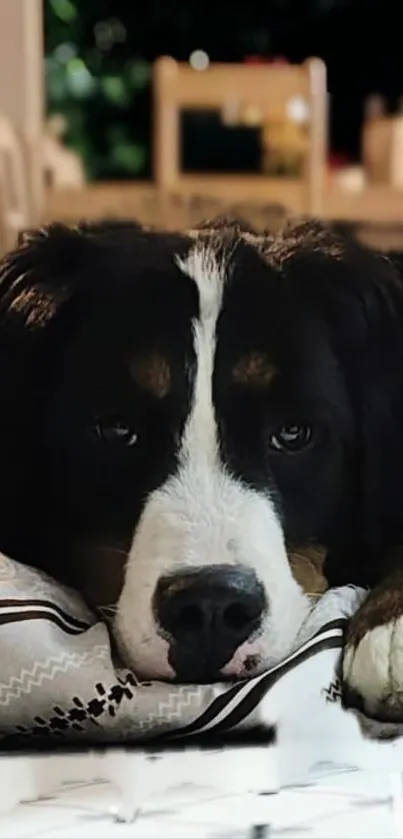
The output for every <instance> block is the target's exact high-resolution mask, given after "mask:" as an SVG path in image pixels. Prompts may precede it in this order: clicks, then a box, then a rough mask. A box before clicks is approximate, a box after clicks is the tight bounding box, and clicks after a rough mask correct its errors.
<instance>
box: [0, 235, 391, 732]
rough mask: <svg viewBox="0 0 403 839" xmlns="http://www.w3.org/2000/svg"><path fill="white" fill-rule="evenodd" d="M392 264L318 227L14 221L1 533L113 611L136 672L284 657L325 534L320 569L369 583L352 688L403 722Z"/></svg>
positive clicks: (4, 314)
mask: <svg viewBox="0 0 403 839" xmlns="http://www.w3.org/2000/svg"><path fill="white" fill-rule="evenodd" d="M397 266H398V262H397V261H394V260H393V259H392V258H386V257H384V256H382V255H377V254H375V253H372V252H371V251H370V250H368V249H366V248H364V247H362V246H360V245H359V244H357V243H355V242H353V241H352V240H349V239H347V238H343V237H341V236H338V235H336V234H335V233H332V232H331V231H329V230H327V229H326V228H323V227H322V226H321V225H319V224H316V223H313V222H308V223H305V222H304V223H300V224H294V225H292V224H290V225H288V226H286V227H285V229H284V230H283V232H281V233H279V234H276V235H275V236H270V235H267V236H263V235H257V234H255V233H253V232H252V231H250V230H248V229H246V227H245V226H243V225H242V224H241V223H238V222H236V221H233V222H230V221H226V220H225V219H219V220H217V221H216V222H214V223H211V224H208V225H206V226H204V227H201V228H200V229H199V230H196V231H190V232H188V233H186V234H183V235H181V234H178V235H176V234H171V233H163V232H159V231H151V230H145V229H142V228H141V227H140V226H138V225H136V224H134V223H126V222H121V223H112V222H111V223H108V222H105V223H103V224H101V223H99V224H93V225H84V226H82V227H80V228H78V229H75V230H69V229H67V228H65V227H64V226H62V225H53V226H50V227H49V228H47V229H45V230H41V231H38V232H37V233H33V234H32V235H26V236H24V237H23V240H22V242H21V244H20V246H19V247H18V249H17V250H16V251H15V252H14V253H12V254H10V255H9V256H8V257H7V258H6V259H5V260H4V261H3V263H2V264H1V266H0V387H1V394H2V399H1V411H0V463H1V475H2V479H1V485H0V549H1V550H3V551H4V552H6V553H8V554H10V555H11V556H13V557H14V558H15V559H19V560H21V561H23V562H27V563H28V564H30V565H37V566H39V567H43V568H45V569H46V570H48V571H49V572H50V573H51V574H52V575H53V576H54V577H56V578H57V579H58V580H60V581H65V582H68V583H69V584H72V585H74V586H76V587H77V588H78V589H79V590H80V591H81V592H82V594H83V595H84V597H85V598H86V599H87V600H88V601H89V602H90V603H91V604H96V605H98V606H100V605H101V606H102V605H103V606H105V605H107V604H116V613H115V619H114V630H115V635H116V639H117V642H118V644H119V646H120V649H121V650H122V651H123V652H124V655H125V657H126V659H127V662H128V663H130V664H131V665H132V666H133V667H134V668H135V670H136V672H138V673H140V674H141V675H142V676H144V677H148V678H152V677H154V678H163V679H178V680H180V681H192V682H197V681H203V682H206V681H211V682H212V681H217V680H220V679H223V678H244V677H249V676H251V675H254V674H256V673H257V672H259V671H261V670H262V669H264V668H267V667H268V666H270V665H271V664H273V663H275V662H277V661H279V660H280V659H281V658H282V657H283V656H284V654H285V653H286V652H288V651H289V649H290V646H291V645H292V641H293V639H294V638H295V636H296V633H297V631H298V628H299V627H300V625H301V623H302V622H303V620H304V617H305V615H306V613H307V609H308V601H307V597H306V595H305V594H304V593H303V591H302V589H301V588H300V586H299V585H298V584H297V582H296V580H295V578H294V576H293V574H292V571H291V567H290V563H289V552H290V551H291V550H292V549H293V548H295V547H297V548H299V549H301V547H302V548H304V546H309V545H312V544H320V545H322V546H324V547H325V548H326V562H325V572H326V575H327V577H328V580H329V584H330V585H333V586H334V585H342V584H347V583H356V584H361V585H367V586H368V587H370V588H371V589H372V591H371V594H370V596H369V598H368V601H367V602H366V604H365V605H364V607H362V609H361V611H360V612H359V613H358V614H357V617H356V618H355V619H354V620H353V621H352V623H351V629H350V635H349V637H348V639H347V648H346V653H345V659H344V676H345V682H346V684H345V696H346V702H352V703H356V704H360V705H361V706H362V707H364V708H365V710H366V711H367V712H368V713H369V714H372V715H373V716H378V717H384V718H388V719H389V718H393V719H402V720H403V700H402V701H401V697H402V690H403V561H402V562H401V563H400V565H399V561H398V559H396V556H395V549H397V548H399V546H400V545H402V544H403V516H402V507H403V501H402V496H401V486H402V481H403V477H402V476H403V291H402V287H401V284H400V277H399V272H398V267H397ZM392 659H393V661H394V662H395V664H394V669H393V667H392V669H391V660H392ZM391 673H392V675H393V673H394V677H393V678H391ZM396 674H397V675H396Z"/></svg>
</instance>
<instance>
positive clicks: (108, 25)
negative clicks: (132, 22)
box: [94, 18, 127, 52]
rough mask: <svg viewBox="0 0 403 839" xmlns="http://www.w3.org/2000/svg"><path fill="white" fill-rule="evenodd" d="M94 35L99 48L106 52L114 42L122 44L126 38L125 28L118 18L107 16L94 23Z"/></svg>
mask: <svg viewBox="0 0 403 839" xmlns="http://www.w3.org/2000/svg"><path fill="white" fill-rule="evenodd" d="M94 36H95V41H96V44H97V46H98V47H99V49H100V50H103V51H104V52H107V51H108V50H110V49H112V47H113V45H114V44H123V42H124V41H125V40H126V38H127V30H126V27H125V26H124V25H123V23H122V21H121V20H118V18H108V20H102V21H100V23H97V24H96V26H95V27H94Z"/></svg>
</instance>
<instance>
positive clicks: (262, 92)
mask: <svg viewBox="0 0 403 839" xmlns="http://www.w3.org/2000/svg"><path fill="white" fill-rule="evenodd" d="M153 92H154V177H155V181H156V185H157V187H158V188H159V189H160V190H161V191H162V192H163V191H172V190H174V191H181V190H183V191H186V192H187V193H189V192H193V193H199V194H200V193H201V192H205V193H207V194H210V195H220V196H221V197H223V196H228V199H230V200H234V199H238V200H245V199H247V198H251V199H253V198H256V199H260V200H262V199H263V200H267V201H271V200H273V194H275V195H276V196H277V198H276V199H275V200H277V201H279V200H280V201H281V200H283V202H284V203H285V204H288V201H287V195H288V193H289V192H290V189H291V190H295V188H296V187H299V189H300V193H301V196H300V201H299V207H298V210H299V211H301V212H308V213H313V214H315V215H318V214H320V213H321V212H322V207H323V193H324V187H325V183H324V181H325V171H326V147H327V116H328V114H327V88H326V68H325V65H324V64H323V62H322V61H321V60H319V59H316V58H311V59H308V60H307V61H306V62H305V63H304V64H302V65H270V64H266V65H243V64H210V65H209V66H208V67H207V68H206V69H205V70H195V69H193V68H192V67H191V66H190V65H188V64H185V63H178V62H176V61H174V59H172V58H169V57H161V58H159V59H158V60H157V61H156V62H155V64H154V69H153ZM298 99H299V100H302V101H303V102H304V103H305V104H306V106H307V108H308V113H309V122H308V125H309V128H308V149H307V155H306V160H305V166H304V171H303V173H302V176H301V177H300V178H298V179H293V180H292V182H291V181H290V179H289V178H281V177H280V178H272V177H267V176H266V177H265V176H263V175H262V176H250V177H249V176H245V175H243V176H239V175H234V176H217V175H208V174H207V173H203V176H202V177H197V176H196V178H195V177H194V176H187V175H184V174H183V173H181V172H180V136H179V115H180V111H181V110H183V109H187V110H189V109H193V110H197V109H202V108H211V109H217V110H221V111H224V112H225V110H228V107H229V106H231V104H234V103H235V105H236V106H238V107H239V108H240V109H242V108H245V107H247V106H248V105H250V106H253V107H255V108H257V109H259V110H260V112H261V113H262V114H263V115H268V114H269V115H270V118H271V119H274V120H275V119H284V118H286V117H287V116H288V114H289V110H290V103H292V102H293V101H294V102H295V100H298ZM283 195H284V198H283Z"/></svg>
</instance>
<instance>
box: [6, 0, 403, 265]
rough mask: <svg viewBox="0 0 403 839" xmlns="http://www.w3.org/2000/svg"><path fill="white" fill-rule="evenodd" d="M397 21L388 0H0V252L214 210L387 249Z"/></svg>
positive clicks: (397, 156) (395, 180)
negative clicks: (348, 232)
mask: <svg viewBox="0 0 403 839" xmlns="http://www.w3.org/2000/svg"><path fill="white" fill-rule="evenodd" d="M399 24H400V7H399V4H398V3H395V2H392V0H382V2H381V0H266V3H265V4H262V3H261V1H260V0H248V2H239V3H233V2H228V0H221V2H220V3H211V2H209V0H204V2H203V3H200V4H192V3H190V2H188V0H147V2H146V3H139V2H137V0H130V2H129V0H13V2H11V0H0V33H1V34H0V38H1V39H2V49H1V50H0V232H1V237H2V243H1V247H2V248H3V249H4V248H5V247H7V246H8V245H9V243H10V242H11V241H12V240H13V237H15V234H16V230H17V231H18V229H20V227H24V226H27V223H28V226H29V225H30V224H31V223H36V222H37V221H40V222H42V221H48V220H53V219H61V220H64V221H67V222H70V223H75V222H76V221H77V220H78V219H79V218H80V217H82V216H87V217H97V216H100V215H105V214H107V215H124V216H126V217H127V216H137V217H140V218H141V219H142V220H143V221H146V222H154V223H161V222H162V223H168V224H170V225H171V226H172V225H175V226H176V225H177V224H188V223H194V221H196V220H197V217H198V216H201V215H209V214H210V211H212V212H214V211H215V210H220V209H221V206H224V205H225V204H231V205H236V206H237V207H241V209H243V210H244V211H245V208H246V214H248V213H249V215H250V216H251V217H253V219H254V220H255V221H256V219H257V220H258V222H259V223H260V222H261V223H266V222H267V220H268V219H269V220H270V219H271V220H273V218H274V217H275V216H276V213H277V215H278V214H281V212H282V209H281V208H285V209H286V210H289V211H293V212H304V213H305V212H306V213H313V214H316V215H320V216H323V217H326V218H329V219H332V220H334V221H338V222H342V223H346V224H350V225H351V224H354V225H356V226H357V225H358V226H361V227H362V229H363V230H364V229H365V231H368V230H369V228H371V236H372V238H374V240H375V239H376V241H377V243H378V239H379V242H380V243H381V245H382V244H383V243H385V244H386V245H387V246H389V245H390V244H391V243H392V244H395V243H399V242H400V239H401V245H402V247H403V234H402V233H401V231H400V224H402V227H403V53H402V48H401V34H400V25H399ZM244 214H245V212H244ZM360 229H361V228H360ZM365 235H366V233H365Z"/></svg>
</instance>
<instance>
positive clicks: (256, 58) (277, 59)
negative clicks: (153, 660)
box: [243, 55, 290, 64]
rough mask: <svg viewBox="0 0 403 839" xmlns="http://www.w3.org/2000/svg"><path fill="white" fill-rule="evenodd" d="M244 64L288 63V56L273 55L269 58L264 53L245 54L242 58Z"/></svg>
mask: <svg viewBox="0 0 403 839" xmlns="http://www.w3.org/2000/svg"><path fill="white" fill-rule="evenodd" d="M243 63H244V64H289V63H290V62H289V61H288V58H285V56H284V55H275V56H272V57H270V58H268V57H267V56H264V55H247V56H246V58H244V60H243Z"/></svg>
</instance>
